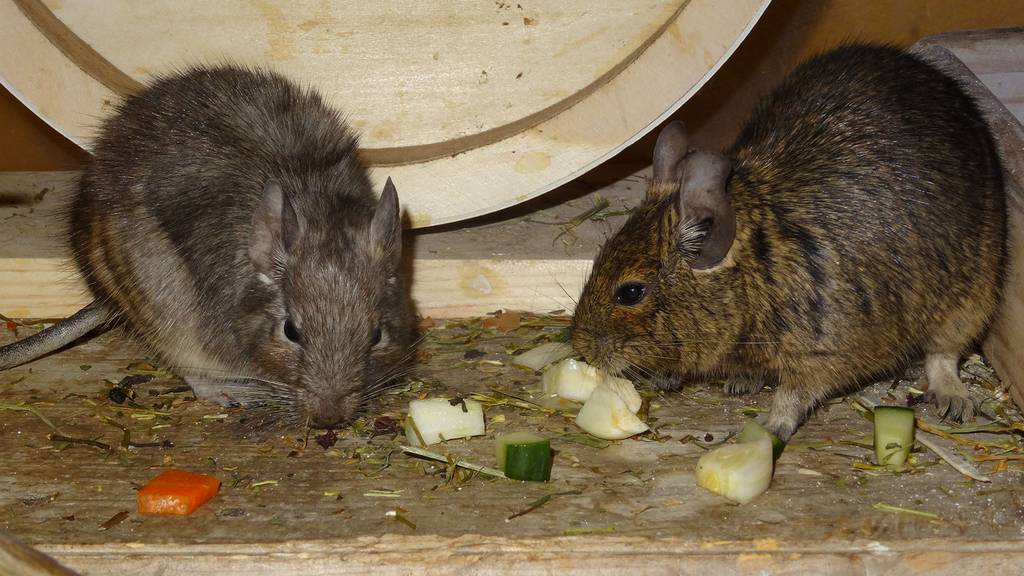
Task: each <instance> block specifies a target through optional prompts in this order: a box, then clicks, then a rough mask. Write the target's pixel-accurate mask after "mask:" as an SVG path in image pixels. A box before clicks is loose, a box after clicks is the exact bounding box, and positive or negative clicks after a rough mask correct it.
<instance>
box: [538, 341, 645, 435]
mask: <svg viewBox="0 0 1024 576" xmlns="http://www.w3.org/2000/svg"><path fill="white" fill-rule="evenodd" d="M544 392H545V393H547V394H554V395H556V396H558V397H559V398H565V399H567V400H572V401H574V402H583V407H582V408H580V411H579V414H577V415H576V424H577V425H578V426H579V427H580V428H582V429H583V430H585V431H586V432H588V433H590V434H593V435H594V436H597V437H598V438H604V439H605V440H621V439H623V438H629V437H630V436H634V435H636V434H639V433H641V432H646V431H647V430H648V427H647V424H644V422H643V420H641V419H640V418H639V417H638V416H637V412H639V411H640V406H641V405H642V403H643V402H642V399H641V398H640V394H639V393H637V391H636V388H635V387H634V386H633V383H632V382H630V381H629V380H626V379H624V378H616V377H614V376H610V375H608V374H605V373H603V372H601V371H600V370H598V369H597V368H595V367H593V366H591V365H589V364H587V363H586V362H582V361H579V360H574V359H572V358H567V359H565V360H562V361H561V362H559V363H558V364H555V365H554V366H552V367H551V368H549V369H548V370H547V371H546V372H545V373H544Z"/></svg>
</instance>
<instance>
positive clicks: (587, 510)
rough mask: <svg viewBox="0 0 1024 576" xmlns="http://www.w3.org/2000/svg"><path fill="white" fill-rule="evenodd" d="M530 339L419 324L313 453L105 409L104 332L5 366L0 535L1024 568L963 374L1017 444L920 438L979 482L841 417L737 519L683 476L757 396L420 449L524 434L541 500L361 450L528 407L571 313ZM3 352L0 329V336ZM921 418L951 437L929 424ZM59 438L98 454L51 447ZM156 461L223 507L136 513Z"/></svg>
mask: <svg viewBox="0 0 1024 576" xmlns="http://www.w3.org/2000/svg"><path fill="white" fill-rule="evenodd" d="M528 323H531V322H528ZM538 323H539V324H546V325H548V326H549V328H548V329H544V328H542V327H538V326H533V327H522V328H520V329H518V330H517V331H515V332H512V333H507V334H506V333H502V332H499V331H496V330H485V329H481V328H479V322H478V321H466V322H454V323H450V324H449V326H448V327H443V328H442V327H435V328H433V329H432V330H431V331H430V332H429V333H428V337H427V339H426V341H425V343H424V347H423V353H422V356H423V364H422V365H421V367H420V368H419V369H418V370H417V373H416V376H415V377H414V378H413V379H412V380H411V383H410V385H409V386H408V387H407V388H405V389H400V390H398V391H397V392H396V394H395V395H392V396H388V397H386V398H385V399H384V401H383V402H382V403H380V404H379V405H378V406H377V407H375V409H374V410H373V412H372V416H368V417H367V418H366V419H365V420H364V421H362V422H360V424H359V425H357V426H356V427H355V428H352V429H347V430H344V431H339V437H340V439H339V440H338V442H337V444H335V445H334V446H332V447H330V448H326V449H325V448H323V447H321V446H320V445H319V444H318V443H317V440H316V437H315V435H316V434H317V433H318V432H316V431H314V432H313V433H312V435H311V436H310V437H308V438H307V437H306V435H305V431H303V430H285V431H281V432H279V433H275V434H273V435H272V436H270V437H269V438H265V439H262V440H246V439H243V438H241V436H240V435H239V434H240V433H239V431H240V430H241V429H244V428H245V426H244V418H245V413H244V412H243V411H224V410H223V409H221V408H219V407H217V406H214V405H210V404H206V403H203V402H200V401H195V400H193V398H192V395H191V394H190V393H188V392H185V391H181V389H180V386H181V384H180V382H178V381H177V380H175V379H174V378H173V377H170V376H167V375H161V374H159V373H158V375H157V377H156V378H154V379H153V380H152V381H150V382H148V383H146V384H144V385H140V386H139V387H138V388H137V392H136V400H135V403H136V405H135V406H129V405H118V404H115V403H113V402H112V401H111V400H110V398H109V397H108V392H109V390H110V388H111V387H112V385H111V384H110V382H117V381H120V380H121V379H122V378H124V377H125V376H127V375H130V374H132V373H137V372H138V371H139V364H137V363H138V362H144V361H145V360H146V359H145V357H144V356H143V355H141V354H139V353H138V352H137V350H136V349H135V348H134V347H133V346H132V345H131V343H129V342H126V341H125V340H123V339H122V338H121V337H120V336H118V335H117V334H110V335H105V336H102V337H99V338H96V339H94V340H92V341H89V342H87V343H85V344H83V345H81V346H78V347H76V348H73V349H70V350H67V351H65V352H63V353H61V354H58V355H54V356H51V357H49V358H46V359H43V360H40V361H38V362H36V363H34V364H31V365H29V366H26V367H21V368H17V369H14V370H11V371H8V372H5V373H3V374H2V377H0V397H2V398H3V408H4V410H3V411H2V416H0V454H3V459H4V461H3V469H4V472H3V474H2V475H0V484H2V486H3V487H2V489H0V527H2V528H3V529H5V530H8V531H10V532H12V533H14V534H15V535H16V536H18V537H20V538H22V539H23V540H24V541H26V542H28V543H29V544H32V545H35V546H38V547H39V548H40V549H42V550H44V551H46V552H49V553H51V554H53V555H54V556H56V557H57V558H58V559H60V560H61V561H63V562H65V563H66V564H68V565H69V566H71V567H73V568H77V569H80V570H82V571H83V572H85V573H89V574H106V573H110V572H111V571H113V570H115V569H117V570H121V571H125V572H126V573H132V574H165V573H191V574H215V573H218V574H219V573H229V572H233V571H235V570H238V571H244V572H245V573H248V574H270V573H306V574H349V573H351V574H356V573H363V572H365V571H367V570H371V569H372V570H373V571H374V572H375V573H380V574H406V573H408V570H410V569H411V568H412V567H414V566H416V567H419V568H420V569H422V570H424V571H425V572H426V573H447V572H454V571H457V570H461V569H474V570H480V571H482V572H490V571H502V572H504V571H510V570H511V569H512V568H514V567H517V566H518V567H521V568H522V569H524V570H526V571H527V572H528V573H545V572H549V571H550V572H558V573H564V572H572V573H580V574H583V573H611V572H612V571H613V570H614V571H616V572H617V571H621V570H623V569H627V568H629V566H634V568H632V569H634V570H635V568H636V566H635V564H634V563H636V562H641V561H642V562H643V563H644V564H643V566H644V567H645V568H644V571H646V572H648V573H695V574H696V573H716V574H728V573H745V572H751V571H761V570H766V571H776V570H777V571H782V572H785V573H797V572H799V571H801V570H814V571H820V570H824V569H828V570H829V571H835V572H837V573H849V574H861V573H893V574H908V573H920V572H924V571H929V570H933V569H938V572H939V573H943V572H944V571H945V572H946V573H951V572H952V571H953V569H954V568H955V569H956V570H957V571H961V570H965V569H972V567H973V568H977V569H981V568H982V567H984V568H985V569H986V570H989V569H991V568H992V567H994V566H1002V567H1007V568H1008V571H1003V572H997V573H1005V574H1010V573H1015V572H1016V573H1019V572H1020V571H1021V570H1024V483H1022V479H1024V462H1022V461H1021V458H1022V457H1024V456H1022V455H1024V444H1022V441H1021V440H1022V436H1021V434H1020V430H1024V420H1022V419H1021V417H1020V413H1019V412H1018V411H1016V409H1014V408H1013V405H1012V403H1010V402H1009V401H1008V399H1007V398H1006V395H1005V393H1000V388H999V387H1000V384H999V383H998V381H997V380H994V379H993V378H992V377H991V375H990V373H989V372H988V370H987V369H986V368H985V367H984V366H983V365H981V364H975V363H969V364H968V365H966V366H965V369H964V370H965V372H964V376H965V378H967V379H968V381H970V382H971V383H972V384H971V387H972V393H973V394H974V395H975V398H976V400H978V401H979V402H981V401H983V402H984V403H983V404H982V406H983V411H984V412H986V413H987V414H989V415H990V416H993V417H996V418H998V419H1000V420H1003V421H1004V422H1006V423H1010V424H1012V425H1014V426H1019V427H1021V428H1019V429H1018V433H1017V434H1014V433H1001V434H983V433H971V434H956V435H955V436H952V437H953V438H957V439H958V440H959V441H958V442H951V441H948V440H943V439H941V438H937V437H931V438H932V440H933V441H936V442H940V443H941V444H942V445H945V446H947V448H948V449H949V450H951V451H952V452H954V453H957V454H961V455H963V456H965V457H966V458H967V459H968V460H969V461H970V462H971V463H973V465H974V466H975V467H976V468H977V469H978V471H979V472H981V473H983V474H987V475H988V476H989V477H990V479H991V481H990V482H987V483H985V482H976V481H973V480H970V479H968V478H967V477H965V476H964V475H962V474H961V473H959V472H957V471H956V470H955V469H954V468H952V467H951V466H950V465H948V464H946V463H945V462H944V461H942V460H940V459H939V458H938V457H936V455H935V454H933V453H932V452H930V451H928V450H924V449H920V450H919V451H918V452H917V453H916V460H917V464H916V465H915V466H914V467H913V468H912V469H911V470H909V471H907V472H904V473H899V474H893V473H889V472H886V471H880V470H875V469H873V468H872V467H871V466H870V463H871V461H872V459H873V451H872V450H871V448H870V443H871V440H870V434H871V425H870V423H869V422H868V421H867V420H866V419H865V418H864V417H863V416H861V414H860V413H859V412H858V411H857V410H855V409H854V408H853V407H851V404H850V402H849V401H848V400H837V401H835V402H833V403H831V404H830V405H828V406H826V407H825V408H824V409H822V410H820V411H819V412H818V413H817V414H816V415H815V416H814V417H813V418H812V419H811V420H810V422H809V423H808V424H807V425H806V426H804V427H803V428H802V429H801V430H800V431H799V432H798V434H797V435H796V436H795V437H794V438H793V440H792V443H791V444H790V446H789V447H788V448H787V450H786V452H785V453H784V455H783V456H782V458H781V459H780V460H779V461H778V465H777V469H776V474H775V479H774V481H773V484H772V487H771V489H770V490H769V491H768V492H767V493H765V494H764V495H762V496H760V497H759V498H757V499H756V500H754V501H753V502H752V503H750V504H748V505H745V506H735V505H733V504H730V503H728V502H727V501H725V500H724V499H722V498H720V497H718V496H716V495H714V494H711V493H709V492H706V491H704V490H703V489H700V488H698V487H697V486H696V485H695V482H694V475H693V470H694V467H695V465H696V462H697V459H698V458H699V456H700V455H701V454H702V453H703V452H704V451H705V450H706V449H707V448H708V447H710V446H714V445H715V444H717V443H719V442H722V441H724V440H725V439H726V438H727V437H728V436H729V434H730V433H732V432H734V431H736V430H737V429H738V428H739V427H740V426H741V424H742V422H743V420H744V418H745V417H746V416H745V414H756V413H759V412H760V411H763V410H764V409H765V407H766V406H767V405H768V402H769V400H770V393H768V392H763V393H760V394H757V395H754V396H750V397H728V396H725V395H724V394H723V393H722V392H721V390H720V389H719V387H718V386H717V385H713V384H704V385H701V384H694V385H692V386H688V387H686V388H685V389H684V390H683V391H682V392H679V393H670V394H664V395H655V396H654V397H653V398H652V406H651V412H650V414H651V424H652V426H653V427H654V428H655V430H656V431H657V436H658V438H654V437H652V436H648V437H641V438H639V439H636V440H625V441H621V442H614V443H610V445H608V446H606V447H595V446H588V445H583V444H579V443H576V442H575V441H574V440H577V435H578V432H579V430H578V429H577V428H576V427H575V425H574V424H573V422H572V421H571V419H570V418H569V417H567V416H564V415H560V414H548V413H544V412H540V411H536V410H528V409H521V408H515V407H510V406H500V405H495V406H489V407H487V409H486V417H487V419H488V430H487V435H486V436H484V437H480V438H474V439H470V440H457V441H452V442H449V443H448V444H446V445H442V446H437V447H435V448H436V449H437V450H438V451H439V452H444V453H448V454H451V455H452V456H453V457H458V458H464V459H466V460H467V461H470V462H474V463H479V464H483V465H488V466H493V465H494V455H493V450H494V448H493V439H494V436H495V435H497V434H500V433H503V432H507V431H511V430H519V429H524V430H533V431H539V432H541V433H543V434H545V435H547V436H550V437H552V438H554V441H553V447H554V449H555V450H556V452H557V456H556V459H555V466H554V469H553V472H552V481H551V482H550V483H548V484H541V483H521V482H514V481H504V480H494V479H488V478H486V477H483V476H472V477H470V476H464V475H452V474H450V473H449V472H446V470H445V467H444V466H443V465H441V466H434V465H431V464H429V463H427V462H425V461H422V460H419V459H414V458H412V457H410V456H408V455H405V454H403V453H402V452H401V451H400V449H399V448H398V447H399V446H400V445H401V444H402V443H403V438H402V437H401V436H397V437H396V436H395V435H394V434H392V433H390V432H387V431H386V430H385V431H384V433H382V434H380V435H376V436H372V434H371V433H372V431H373V430H374V427H375V423H376V426H377V427H378V428H386V424H387V420H386V419H385V420H381V418H383V417H389V418H393V419H399V418H400V417H401V416H402V415H403V413H404V408H405V406H406V404H407V403H408V401H409V400H410V399H412V398H414V397H419V396H423V395H427V396H437V395H446V396H451V395H455V394H462V395H468V394H471V393H474V392H476V393H483V394H487V395H490V396H493V397H495V398H508V397H507V396H504V395H503V394H502V393H507V394H511V395H513V396H516V397H519V398H524V399H533V400H536V399H538V396H537V395H536V392H537V388H538V386H539V377H538V376H536V375H535V374H533V373H530V372H527V371H524V370H523V369H521V368H516V367H513V366H510V365H509V363H508V361H509V358H510V356H509V354H508V351H514V350H516V349H518V348H521V347H525V346H530V345H532V344H531V343H532V342H535V341H537V340H538V339H545V338H549V337H552V336H553V335H554V334H556V333H557V330H558V329H559V328H560V327H561V325H563V324H564V318H548V319H541V320H535V321H534V322H532V324H538ZM25 330H27V329H22V331H21V332H20V335H24V333H25ZM13 337H14V335H13V334H11V333H8V332H6V331H5V333H4V334H3V335H2V338H0V340H2V341H4V342H6V341H9V340H11V339H13ZM467 352H468V354H467ZM467 357H469V358H471V359H469V360H467V359H466V358H467ZM910 384H913V382H912V380H907V381H901V382H900V383H899V386H898V387H896V388H895V389H892V390H890V388H892V386H893V384H892V383H891V382H887V383H882V384H880V385H877V386H876V387H874V388H872V389H870V390H868V391H866V393H865V396H866V397H872V398H875V399H878V398H880V397H882V398H886V399H887V400H888V401H890V402H891V401H897V402H898V401H903V400H905V395H906V393H907V389H906V387H907V386H908V385H910ZM27 407H31V408H32V409H33V411H34V412H27V411H23V409H24V408H27ZM918 413H919V415H922V417H923V418H924V420H925V422H926V423H929V422H930V423H932V424H934V425H937V426H939V427H941V428H946V427H947V425H946V424H943V423H940V422H938V421H937V420H936V419H935V418H934V415H933V414H932V410H931V408H930V407H920V408H919V409H918ZM44 418H45V420H44ZM984 422H985V420H984V419H982V420H980V421H979V423H984ZM124 430H128V431H129V432H130V440H131V442H133V443H154V442H155V443H162V442H165V441H170V442H172V443H173V447H140V448H129V449H127V450H123V449H120V448H119V446H120V445H121V443H122V441H123V439H124ZM57 433H59V434H61V435H63V436H66V437H70V438H75V439H84V440H89V441H96V442H100V443H102V444H105V445H108V446H110V447H111V450H110V451H107V450H105V449H102V448H98V447H95V446H89V445H84V444H78V443H68V442H67V441H54V440H52V439H48V438H52V436H51V435H52V434H57ZM919 448H920V446H919ZM169 466H175V467H180V468H184V469H188V470H192V471H198V472H206V473H210V474H214V475H216V476H218V477H219V478H220V479H221V480H222V481H223V487H222V490H221V493H220V495H219V496H217V497H216V498H215V499H214V500H213V501H211V502H210V503H209V504H208V505H206V506H205V507H203V508H202V509H200V510H199V511H198V512H197V513H195V514H194V515H193V516H192V517H188V518H170V519H167V518H154V517H144V516H140V515H139V514H138V513H137V512H136V511H135V490H136V489H137V488H138V487H139V486H140V485H141V484H143V483H145V482H146V481H147V480H148V479H149V478H151V477H153V476H155V475H156V474H157V473H159V471H160V470H162V469H163V468H166V467H169ZM548 497H550V499H549V500H548V501H547V502H545V503H543V504H542V505H540V506H539V507H537V508H536V509H534V510H532V511H529V512H527V510H529V509H530V508H531V507H532V506H534V505H536V504H537V503H538V502H539V501H540V499H542V498H548ZM888 507H896V508H902V509H905V510H904V511H895V509H893V508H888ZM524 512H525V513H524ZM520 513H523V514H522V515H520V516H516V514H520ZM598 551H599V552H598ZM1010 568H1012V569H1010ZM708 570H713V571H712V572H709V571H708Z"/></svg>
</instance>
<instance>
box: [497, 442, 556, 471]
mask: <svg viewBox="0 0 1024 576" xmlns="http://www.w3.org/2000/svg"><path fill="white" fill-rule="evenodd" d="M496 455H497V458H498V469H499V470H501V471H503V472H504V473H505V476H508V477H509V478H512V479H513V480H528V481H531V482H547V481H548V480H550V479H551V463H552V461H553V460H554V456H553V455H552V453H551V442H550V441H549V440H548V439H547V438H542V437H540V436H538V435H536V434H533V433H531V432H512V433H510V434H505V435H504V436H499V437H498V439H497V445H496Z"/></svg>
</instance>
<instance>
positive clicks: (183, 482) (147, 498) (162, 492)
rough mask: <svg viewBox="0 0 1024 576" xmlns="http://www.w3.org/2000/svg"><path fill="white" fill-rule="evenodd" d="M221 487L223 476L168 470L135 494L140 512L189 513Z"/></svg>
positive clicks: (173, 514)
mask: <svg viewBox="0 0 1024 576" xmlns="http://www.w3.org/2000/svg"><path fill="white" fill-rule="evenodd" d="M219 489H220V480H218V479H217V478H214V477H213V476H209V475H207V474H194V473H192V472H185V471H183V470H174V469H171V470H165V471H164V472H163V473H161V474H160V475H159V476H157V477H156V478H153V479H152V480H150V481H149V483H148V484H146V485H145V486H144V487H143V488H142V490H139V493H138V495H137V497H136V501H137V503H138V508H139V513H140V514H148V515H158V516H187V515H189V514H191V513H192V512H194V511H195V510H196V508H199V507H200V506H202V505H203V504H204V503H205V502H206V501H207V500H209V499H210V498H213V497H214V496H215V495H216V494H217V491H218V490H219Z"/></svg>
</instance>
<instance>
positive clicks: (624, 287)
mask: <svg viewBox="0 0 1024 576" xmlns="http://www.w3.org/2000/svg"><path fill="white" fill-rule="evenodd" d="M646 294H647V286H646V285H644V284H641V283H639V282H626V283H625V284H619V286H618V287H617V288H616V289H615V303H616V304H621V305H623V306H634V305H636V304H639V303H640V301H641V300H643V299H644V296H645V295H646Z"/></svg>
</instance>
